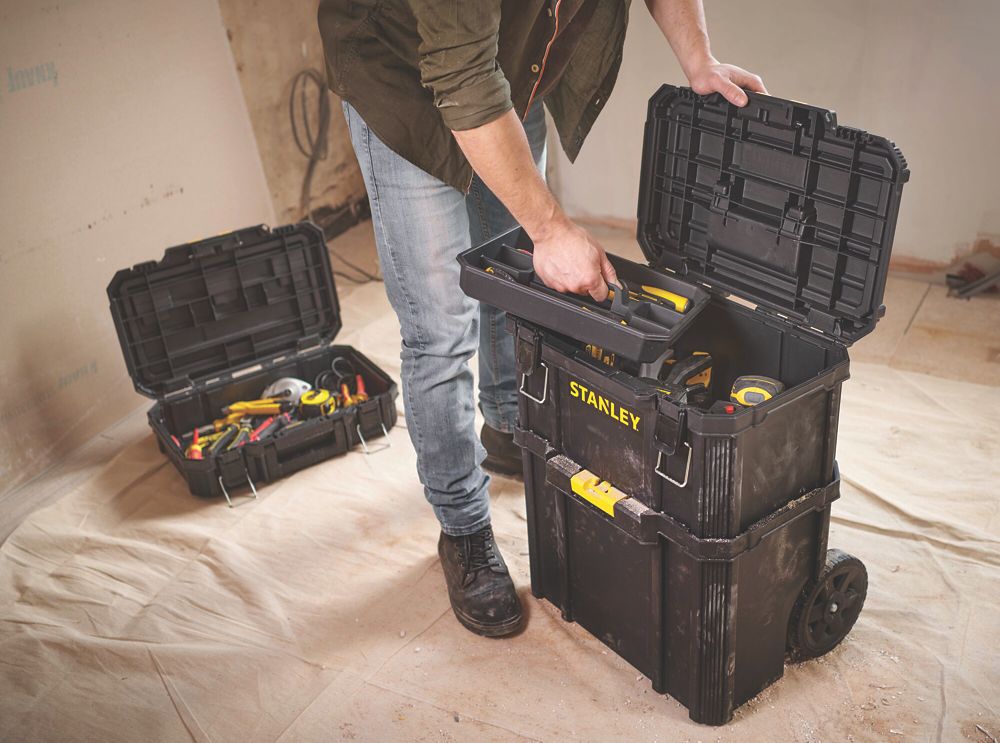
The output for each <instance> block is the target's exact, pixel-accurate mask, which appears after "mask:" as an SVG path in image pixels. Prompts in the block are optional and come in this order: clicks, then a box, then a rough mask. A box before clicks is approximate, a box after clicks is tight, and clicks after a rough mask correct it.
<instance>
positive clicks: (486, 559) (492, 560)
mask: <svg viewBox="0 0 1000 743" xmlns="http://www.w3.org/2000/svg"><path fill="white" fill-rule="evenodd" d="M465 553H466V554H465V572H466V575H467V576H471V575H475V574H476V573H478V572H479V571H480V570H486V569H488V568H492V567H499V566H500V560H499V559H498V558H497V553H496V544H495V542H494V541H493V528H492V527H489V526H487V527H486V528H485V529H481V530H480V531H477V532H476V533H475V534H470V535H469V536H468V537H466V548H465Z"/></svg>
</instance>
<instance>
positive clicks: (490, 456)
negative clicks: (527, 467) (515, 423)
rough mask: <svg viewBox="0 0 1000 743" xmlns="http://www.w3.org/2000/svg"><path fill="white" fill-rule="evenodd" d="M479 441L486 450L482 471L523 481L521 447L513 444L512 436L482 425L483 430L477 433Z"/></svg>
mask: <svg viewBox="0 0 1000 743" xmlns="http://www.w3.org/2000/svg"><path fill="white" fill-rule="evenodd" d="M479 440H480V441H482V442H483V447H484V448H485V449H486V459H485V460H484V461H483V469H485V470H488V471H489V472H495V473H496V474H498V475H504V476H506V477H513V478H514V479H516V480H522V479H524V469H523V466H522V464H521V447H519V446H517V445H516V444H515V443H514V434H512V433H504V432H503V431H498V430H497V429H495V428H492V427H491V426H490V425H489V424H488V423H484V424H483V429H482V430H481V431H480V432H479Z"/></svg>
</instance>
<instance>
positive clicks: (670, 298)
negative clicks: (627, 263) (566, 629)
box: [608, 284, 691, 315]
mask: <svg viewBox="0 0 1000 743" xmlns="http://www.w3.org/2000/svg"><path fill="white" fill-rule="evenodd" d="M628 295H629V297H630V298H631V299H637V300H639V301H642V302H652V303H653V304H658V305H660V306H661V307H663V306H666V305H668V304H669V305H670V309H672V310H674V311H675V312H679V313H681V314H682V315H683V314H684V313H685V312H687V311H688V307H690V303H691V300H689V299H688V298H687V297H682V296H681V295H680V294H675V293H674V292H671V291H667V290H666V289H659V288H657V287H655V286H648V285H647V284H643V285H642V291H641V292H637V291H633V290H631V289H629V290H628ZM608 297H609V298H611V299H614V297H615V292H614V289H611V290H609V291H608Z"/></svg>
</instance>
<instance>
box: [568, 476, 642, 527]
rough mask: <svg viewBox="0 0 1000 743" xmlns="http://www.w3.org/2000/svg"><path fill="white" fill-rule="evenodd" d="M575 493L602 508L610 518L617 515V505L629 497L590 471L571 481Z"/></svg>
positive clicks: (572, 478)
mask: <svg viewBox="0 0 1000 743" xmlns="http://www.w3.org/2000/svg"><path fill="white" fill-rule="evenodd" d="M569 482H570V485H571V486H572V488H573V492H574V493H576V494H577V495H579V496H580V497H581V498H583V499H584V500H585V501H587V502H588V503H592V504H594V505H595V506H597V507H598V508H600V509H601V510H602V511H604V513H606V514H608V516H614V515H615V503H617V502H618V501H620V500H622V499H623V498H628V496H627V495H626V494H625V493H623V492H622V491H620V490H619V489H618V488H616V487H615V486H614V485H612V484H611V483H610V482H608V481H607V480H602V479H600V478H599V477H598V476H597V475H595V474H594V473H593V472H591V471H590V470H580V471H579V472H577V473H576V474H575V475H573V477H571V478H570V480H569Z"/></svg>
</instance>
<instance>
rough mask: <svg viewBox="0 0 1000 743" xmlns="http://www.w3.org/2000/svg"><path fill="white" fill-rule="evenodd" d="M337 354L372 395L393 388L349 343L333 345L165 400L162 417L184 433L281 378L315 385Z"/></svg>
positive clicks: (175, 430)
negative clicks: (308, 354)
mask: <svg viewBox="0 0 1000 743" xmlns="http://www.w3.org/2000/svg"><path fill="white" fill-rule="evenodd" d="M337 357H344V358H347V359H348V360H349V361H350V363H351V365H352V366H353V367H354V369H355V371H356V372H357V373H358V374H360V375H361V378H362V379H363V380H364V383H365V390H366V392H367V393H368V395H369V397H375V396H376V395H380V394H382V393H384V392H387V391H388V390H389V388H390V386H391V384H392V383H391V381H390V380H389V378H388V377H387V376H386V375H385V374H384V373H382V372H381V371H380V370H379V369H377V368H376V367H375V366H374V365H373V364H371V363H370V362H368V361H367V360H365V359H363V358H361V357H360V356H359V355H358V354H356V353H355V352H354V351H353V349H351V348H350V347H349V346H331V347H329V348H327V349H324V350H323V351H322V352H319V353H317V354H315V355H313V356H309V357H305V358H303V357H299V358H297V359H289V360H288V361H286V362H279V363H278V364H276V365H275V366H273V367H272V368H270V369H267V370H260V371H257V372H250V373H247V374H246V375H244V376H240V377H237V378H235V379H233V380H231V381H225V382H223V381H219V382H216V383H214V384H213V383H212V382H208V383H207V384H206V385H205V386H204V388H203V389H202V390H201V391H197V390H192V391H191V393H190V394H188V395H184V396H182V397H181V398H180V399H177V400H168V401H165V402H164V403H163V404H162V405H161V406H160V415H161V418H160V420H161V421H162V424H163V425H164V426H165V427H166V429H167V431H168V432H169V433H171V434H174V435H176V436H180V435H181V434H182V433H186V432H189V431H191V430H192V429H193V428H195V427H196V426H202V425H206V424H208V423H211V422H212V421H213V420H215V419H216V418H219V417H221V416H222V408H223V407H224V406H226V405H229V404H231V403H234V402H237V401H240V400H256V399H258V398H260V396H261V392H262V391H263V390H264V388H265V387H266V386H267V385H268V384H270V383H271V382H273V381H275V380H276V379H280V378H281V377H295V378H297V379H302V380H305V381H307V382H309V383H310V384H312V383H313V381H314V380H315V379H316V376H317V375H318V374H319V373H320V372H322V371H325V370H328V369H330V365H331V363H332V362H333V360H334V359H335V358H337ZM335 412H336V411H335Z"/></svg>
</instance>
